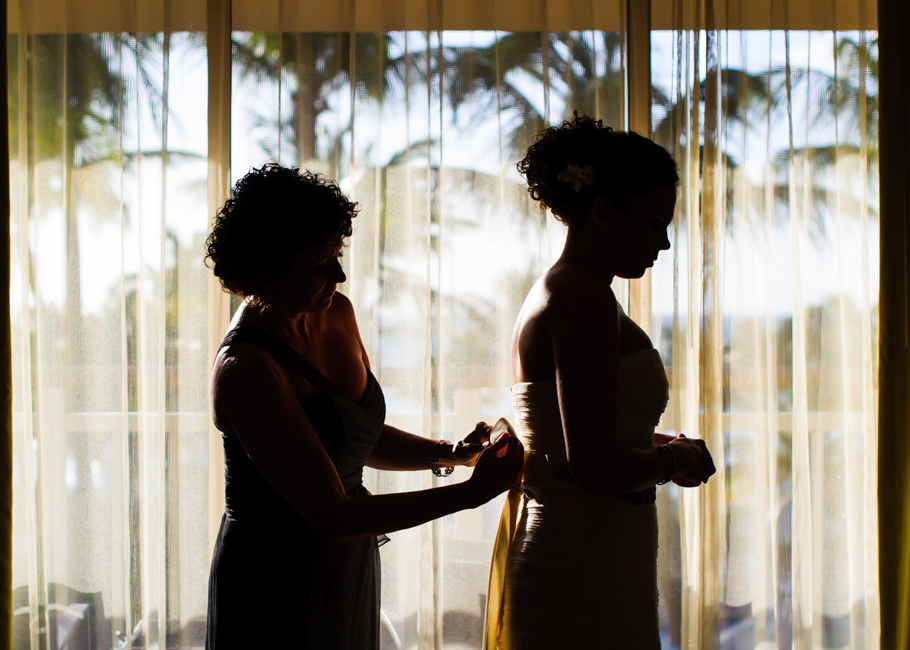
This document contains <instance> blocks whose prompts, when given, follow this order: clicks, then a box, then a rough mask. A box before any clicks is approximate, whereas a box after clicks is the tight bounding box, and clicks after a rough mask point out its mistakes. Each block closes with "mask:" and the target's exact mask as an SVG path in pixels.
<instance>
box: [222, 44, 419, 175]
mask: <svg viewBox="0 0 910 650" xmlns="http://www.w3.org/2000/svg"><path fill="white" fill-rule="evenodd" d="M233 47H234V59H235V62H236V63H237V64H238V68H239V73H240V76H241V78H249V77H254V76H255V77H259V78H267V79H271V80H272V81H273V82H277V81H280V80H285V79H287V80H290V83H291V87H292V88H293V92H292V93H291V102H292V106H291V113H292V114H291V120H290V123H288V124H281V125H280V127H281V128H280V134H279V138H281V140H282V141H286V142H290V143H291V144H292V145H293V147H294V148H295V149H296V153H297V161H298V163H300V164H303V163H304V162H305V161H312V160H315V159H317V158H318V157H319V156H318V144H319V126H318V124H319V118H320V116H321V115H323V114H324V113H326V112H327V111H329V110H331V109H332V106H331V104H330V98H331V96H332V95H333V94H334V93H339V92H344V91H348V92H353V93H356V94H358V95H359V96H361V97H362V96H364V95H366V96H368V97H370V98H371V99H373V100H374V101H376V102H377V103H379V102H381V101H382V99H383V96H384V95H385V93H386V92H387V91H389V90H390V89H391V88H396V87H397V88H402V87H403V86H404V84H405V83H406V81H405V78H406V74H407V71H406V65H407V63H408V62H411V63H412V64H413V63H419V57H414V56H409V55H408V54H407V48H406V45H405V44H404V43H402V42H398V41H397V40H396V37H395V35H393V34H390V33H381V34H376V33H363V34H361V33H357V34H352V33H348V32H341V33H337V34H334V33H325V32H313V33H284V32H281V33H279V32H251V33H247V34H244V35H241V36H235V37H234V43H233ZM352 84H353V88H352V87H351V85H352ZM258 120H259V125H266V124H268V125H273V124H274V118H273V117H271V116H259V118H258ZM350 128H351V125H350V124H347V126H346V127H345V128H344V129H343V130H342V132H341V133H335V134H333V137H334V142H329V143H328V157H329V161H328V162H329V164H330V167H332V168H336V169H337V164H338V157H339V156H340V153H341V147H340V144H339V142H340V140H341V138H342V137H343V135H344V133H346V132H348V131H350ZM279 146H280V143H279ZM269 154H270V155H272V156H273V157H274V158H276V159H277V158H278V157H279V156H278V152H277V151H269Z"/></svg>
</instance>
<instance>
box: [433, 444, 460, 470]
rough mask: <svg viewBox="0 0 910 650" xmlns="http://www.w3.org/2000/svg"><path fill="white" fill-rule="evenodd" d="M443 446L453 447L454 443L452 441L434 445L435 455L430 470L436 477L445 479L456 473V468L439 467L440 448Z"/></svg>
mask: <svg viewBox="0 0 910 650" xmlns="http://www.w3.org/2000/svg"><path fill="white" fill-rule="evenodd" d="M443 445H445V446H449V447H450V446H451V445H452V442H451V441H450V440H437V441H436V444H435V445H433V455H432V456H431V457H430V470H431V471H432V472H433V475H434V476H440V477H442V478H445V477H447V476H449V475H450V474H451V473H452V472H454V471H455V468H454V467H440V466H439V448H440V447H441V446H443Z"/></svg>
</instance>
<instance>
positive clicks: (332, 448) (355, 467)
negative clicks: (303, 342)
mask: <svg viewBox="0 0 910 650" xmlns="http://www.w3.org/2000/svg"><path fill="white" fill-rule="evenodd" d="M234 341H242V342H248V343H254V344H256V345H259V346H261V347H262V348H264V349H265V350H266V351H267V352H268V353H269V354H270V355H271V356H272V357H273V358H274V359H275V360H276V361H278V362H279V363H281V364H282V365H283V366H285V367H287V368H289V369H290V370H292V371H294V372H297V373H299V374H300V375H302V376H303V377H304V378H306V379H307V380H308V381H309V382H310V383H312V384H313V385H314V386H315V387H316V388H317V389H318V390H319V391H320V393H318V394H317V395H314V396H312V397H308V398H306V399H304V400H303V401H301V403H300V405H301V406H302V407H303V409H304V411H305V412H306V414H307V417H308V418H309V420H310V423H311V424H312V425H313V428H314V429H315V430H316V434H317V435H318V436H319V439H320V441H321V442H322V444H323V446H324V447H325V450H326V452H327V453H328V455H329V458H330V459H331V461H332V464H333V465H334V466H335V470H336V471H337V472H338V476H339V478H340V479H341V483H342V485H343V486H344V489H345V492H347V493H348V496H361V495H362V494H363V493H365V492H366V490H365V488H364V487H363V467H364V464H365V463H366V459H367V457H368V456H369V455H370V452H372V450H373V447H374V446H375V444H376V441H377V440H378V439H379V436H380V434H381V433H382V427H383V424H384V422H385V414H386V410H385V398H384V396H383V393H382V388H381V387H380V385H379V382H378V381H377V380H376V378H375V377H374V376H373V373H372V372H370V370H369V368H368V369H367V387H366V391H365V392H364V394H363V396H362V397H361V398H360V400H359V401H357V402H354V401H351V400H350V399H348V398H347V397H345V396H344V395H343V394H342V393H341V392H339V391H338V389H337V388H335V387H334V386H333V385H332V383H331V382H329V380H328V379H326V378H325V376H323V375H322V373H320V372H319V371H318V370H317V369H316V368H314V367H313V366H312V365H310V364H309V363H308V362H307V361H306V360H305V359H304V358H303V357H301V356H300V355H299V354H298V353H297V352H296V351H295V350H294V349H293V348H291V347H290V346H288V345H287V344H285V343H284V342H283V341H281V340H280V339H277V338H276V337H274V336H272V335H270V334H268V333H267V332H265V331H264V330H261V329H259V328H256V327H250V326H247V327H238V328H236V329H234V330H233V331H232V332H231V333H229V334H228V336H227V337H225V340H224V343H223V344H222V345H226V344H228V343H231V342H234ZM263 435H268V433H267V432H263ZM222 439H223V442H224V457H225V510H226V512H227V514H228V516H229V517H231V518H232V519H256V520H261V519H267V520H269V521H280V520H281V519H282V517H284V518H288V517H290V518H291V519H292V520H293V519H296V515H291V510H290V508H289V507H288V506H287V505H286V504H285V503H284V501H283V500H282V499H281V498H280V496H279V495H278V493H277V492H275V491H274V489H272V487H271V485H269V483H268V482H267V481H266V479H265V478H264V477H263V476H262V474H260V473H259V470H258V469H257V468H256V466H255V465H254V464H253V461H252V460H250V458H249V456H247V454H246V451H245V450H244V448H243V445H242V444H241V442H240V439H239V438H238V437H237V435H236V434H235V433H233V432H223V433H222ZM277 515H281V516H277Z"/></svg>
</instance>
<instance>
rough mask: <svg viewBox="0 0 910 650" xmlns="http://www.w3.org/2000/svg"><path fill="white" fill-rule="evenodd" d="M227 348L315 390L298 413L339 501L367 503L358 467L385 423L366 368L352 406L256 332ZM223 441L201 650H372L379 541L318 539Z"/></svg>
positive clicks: (243, 330) (242, 332)
mask: <svg viewBox="0 0 910 650" xmlns="http://www.w3.org/2000/svg"><path fill="white" fill-rule="evenodd" d="M235 341H243V342H247V343H253V344H256V345H259V346H260V347H262V348H264V349H265V350H266V351H267V352H268V353H269V354H270V355H271V356H272V357H273V358H274V359H275V360H276V361H278V362H279V363H280V364H282V365H283V366H285V367H286V368H289V369H290V370H292V371H294V372H297V373H299V374H300V375H302V376H303V377H305V378H306V379H307V380H308V381H309V382H310V383H311V384H313V385H314V386H315V387H316V388H317V389H319V391H320V394H319V395H316V396H314V397H310V398H307V399H305V400H303V401H302V402H301V406H302V407H303V409H304V410H305V411H306V413H307V416H308V417H309V419H310V421H311V422H312V424H313V427H314V428H315V429H316V433H317V434H318V435H319V439H320V440H321V441H322V444H323V445H324V446H325V449H326V451H327V452H328V454H329V457H330V458H331V459H332V463H333V464H334V465H335V469H336V470H337V471H338V476H339V477H341V481H342V484H343V485H344V489H345V492H346V493H347V495H348V496H349V497H359V496H364V495H367V494H369V493H368V492H367V490H366V488H364V486H363V483H362V477H363V467H364V463H365V461H366V458H367V456H369V454H370V452H371V451H372V449H373V446H374V445H375V444H376V441H377V440H378V439H379V435H380V433H381V431H382V426H383V422H384V421H385V399H384V397H383V394H382V389H381V388H380V386H379V383H378V382H377V381H376V378H375V377H374V376H373V374H372V373H371V372H370V371H369V369H367V389H366V392H365V394H364V396H363V398H362V399H361V400H360V401H359V402H356V403H355V402H352V401H351V400H349V399H347V398H346V397H345V396H344V395H342V394H341V393H339V392H338V390H337V389H336V388H335V387H334V386H333V385H332V384H331V383H330V382H329V381H328V380H327V379H326V378H325V376H324V375H322V374H321V373H320V372H319V371H318V370H316V369H315V368H314V367H313V366H312V365H310V364H309V363H308V362H307V361H306V360H305V359H304V358H303V357H301V356H300V354H298V353H297V352H296V351H295V350H294V349H293V348H291V347H290V346H289V345H287V344H285V343H284V342H283V341H281V340H280V339H278V338H276V337H274V336H272V335H271V334H269V333H267V332H265V331H264V330H261V329H259V328H256V327H250V326H243V327H237V328H235V329H234V330H232V331H231V332H229V333H228V335H227V336H226V337H225V339H224V342H223V343H222V344H221V345H222V346H224V345H227V344H228V343H232V342H235ZM262 435H268V431H263V432H262ZM222 441H223V443H224V465H225V468H224V478H225V514H224V516H223V517H222V520H221V530H220V532H219V533H218V540H217V541H216V543H215V551H214V555H213V557H212V568H211V574H210V576H209V600H208V621H207V630H206V642H205V647H206V649H207V650H233V649H237V650H252V649H256V648H307V649H313V650H321V649H323V648H326V649H331V650H336V649H337V650H347V649H350V650H361V649H367V648H369V649H373V648H376V649H378V648H379V550H378V546H379V543H380V541H386V540H387V538H385V537H384V536H382V537H380V538H378V539H377V538H376V537H369V538H366V539H360V540H354V541H349V542H339V543H329V542H326V541H324V540H321V539H319V538H318V537H317V536H316V535H315V534H314V532H313V531H312V530H311V529H310V528H309V526H307V524H306V523H305V522H304V521H303V520H302V519H300V517H298V516H297V515H296V514H295V513H294V512H293V511H292V510H291V508H290V507H289V506H288V505H287V504H286V503H285V502H284V500H283V499H282V498H281V497H280V496H279V495H278V493H277V492H275V490H274V489H272V487H271V486H270V485H269V483H268V482H267V481H266V480H265V478H263V476H262V475H261V474H260V473H259V471H258V470H257V469H256V467H255V465H253V463H252V461H251V460H250V458H249V456H247V455H246V452H245V451H244V449H243V446H242V445H241V443H240V440H239V439H238V438H237V436H236V434H234V433H222ZM300 471H306V467H305V466H303V467H301V468H300Z"/></svg>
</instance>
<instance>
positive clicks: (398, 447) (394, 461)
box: [367, 422, 490, 471]
mask: <svg viewBox="0 0 910 650" xmlns="http://www.w3.org/2000/svg"><path fill="white" fill-rule="evenodd" d="M489 440H490V426H489V425H488V424H486V423H485V422H478V423H477V426H476V427H475V428H474V430H473V431H472V432H471V433H469V434H468V435H466V436H465V437H464V438H462V439H461V440H459V441H457V442H454V443H452V442H450V443H449V444H448V445H442V444H438V443H439V441H438V440H433V439H430V438H424V437H422V436H418V435H415V434H413V433H408V432H407V431H402V430H401V429H396V428H395V427H393V426H389V425H385V426H384V427H383V428H382V435H381V436H380V437H379V440H378V441H377V443H376V446H375V447H373V451H372V452H371V453H370V456H369V458H367V466H368V467H372V468H374V469H385V470H399V471H401V470H423V469H430V467H431V465H432V459H433V453H434V452H435V453H437V454H439V466H440V467H458V466H459V465H467V466H469V467H470V466H473V465H474V463H476V462H477V459H478V457H479V456H480V454H481V453H482V452H483V450H484V448H485V447H486V445H487V444H488V443H489Z"/></svg>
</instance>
